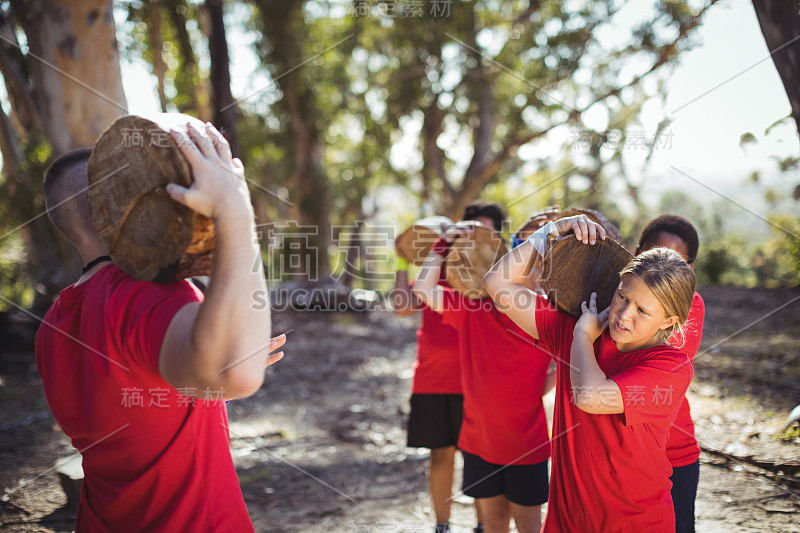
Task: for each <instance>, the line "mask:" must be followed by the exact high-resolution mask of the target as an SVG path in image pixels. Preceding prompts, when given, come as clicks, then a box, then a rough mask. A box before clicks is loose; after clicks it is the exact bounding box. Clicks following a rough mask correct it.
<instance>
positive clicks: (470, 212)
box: [461, 200, 506, 231]
mask: <svg viewBox="0 0 800 533" xmlns="http://www.w3.org/2000/svg"><path fill="white" fill-rule="evenodd" d="M461 218H462V219H463V220H477V221H478V222H481V223H482V224H483V225H485V226H486V225H488V226H489V227H490V228H494V230H495V231H501V230H502V229H503V222H505V220H506V211H505V209H503V207H502V206H501V205H500V204H493V203H491V202H484V201H482V200H478V201H475V202H472V203H471V204H469V205H468V206H467V207H466V208H465V209H464V216H463V217H461ZM482 219H483V220H482ZM488 221H491V225H489V224H487V222H488Z"/></svg>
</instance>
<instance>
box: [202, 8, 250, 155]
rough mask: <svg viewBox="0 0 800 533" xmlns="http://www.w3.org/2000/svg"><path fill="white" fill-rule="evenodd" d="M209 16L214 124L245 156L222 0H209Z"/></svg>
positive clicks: (235, 148)
mask: <svg viewBox="0 0 800 533" xmlns="http://www.w3.org/2000/svg"><path fill="white" fill-rule="evenodd" d="M205 8H206V12H207V13H208V18H209V30H210V31H209V35H208V51H209V54H210V56H211V108H212V110H213V113H214V118H213V121H214V124H215V125H216V126H217V128H220V129H221V131H222V132H224V135H225V138H226V139H227V140H228V143H229V144H230V145H231V152H232V153H233V154H234V155H235V156H238V157H241V155H242V154H241V153H240V152H239V141H238V139H237V137H236V122H237V120H238V116H239V108H238V107H237V106H236V102H235V101H234V99H233V94H231V72H230V59H229V57H228V41H227V39H226V38H225V24H224V23H223V11H222V0H206V3H205Z"/></svg>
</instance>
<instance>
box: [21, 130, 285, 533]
mask: <svg viewBox="0 0 800 533" xmlns="http://www.w3.org/2000/svg"><path fill="white" fill-rule="evenodd" d="M189 136H190V137H191V140H190V139H188V138H186V137H185V136H183V135H180V134H177V133H174V132H173V140H174V141H175V142H176V143H178V146H179V147H180V149H181V151H182V152H183V153H184V155H185V156H186V159H187V161H188V162H189V164H190V165H191V167H192V174H193V176H194V183H193V184H192V186H191V187H190V188H188V189H186V188H183V187H180V186H177V185H174V184H173V185H169V186H168V187H167V192H168V193H169V195H170V196H171V197H172V198H173V199H174V200H176V201H179V202H181V203H183V204H185V205H187V206H188V207H190V208H192V209H194V210H195V211H198V212H200V213H202V214H204V215H206V216H209V217H211V218H212V219H213V220H214V223H215V227H216V242H217V246H216V251H215V257H214V265H213V269H212V281H211V283H210V284H209V286H208V291H207V293H206V296H205V300H203V296H202V295H201V294H200V293H199V291H197V290H196V289H195V288H194V287H193V286H192V285H191V284H189V283H188V282H186V281H182V282H179V283H165V284H156V283H149V282H142V281H138V280H136V279H133V278H131V277H129V276H127V275H126V274H124V273H123V272H122V271H120V270H119V269H118V268H117V267H116V265H114V264H113V263H112V261H111V259H110V258H109V257H108V256H107V255H106V254H107V250H106V249H105V248H104V246H103V244H102V243H101V242H100V240H99V237H98V236H97V233H96V232H95V231H94V225H93V223H92V218H91V214H90V213H89V205H88V198H87V193H86V190H87V189H88V187H89V184H88V176H87V173H86V163H87V161H88V157H89V155H90V153H91V152H90V151H89V150H88V149H83V150H76V151H73V152H70V153H68V154H66V155H65V156H62V157H61V158H59V159H58V160H56V161H55V162H54V163H53V165H52V166H51V167H50V168H49V169H48V172H47V175H46V177H45V184H44V192H45V200H46V203H47V207H48V214H49V215H50V218H51V221H52V222H53V224H54V225H55V226H56V228H58V230H59V231H61V232H62V233H64V234H65V235H66V236H67V237H68V238H69V239H70V240H71V241H72V242H73V243H74V244H75V246H76V247H77V248H78V250H79V252H80V254H81V257H82V258H83V260H84V262H85V263H87V265H86V267H85V268H84V272H83V275H82V276H81V277H80V278H79V279H78V281H77V282H75V283H74V284H73V285H71V286H69V287H67V288H66V289H64V290H63V291H62V292H61V294H60V296H59V298H58V299H57V300H56V301H55V302H54V303H53V305H52V307H51V308H50V310H49V311H48V312H47V315H46V316H45V318H44V319H43V320H42V325H41V327H40V328H39V331H38V333H37V336H36V362H37V365H38V367H39V372H40V373H41V376H42V382H43V385H44V390H45V394H46V396H47V401H48V404H49V405H50V408H51V409H52V411H53V415H54V417H55V419H56V421H57V422H58V423H59V425H60V426H61V428H62V429H63V430H64V432H65V433H66V434H67V436H68V437H69V438H70V439H71V440H72V444H73V446H75V447H76V448H77V449H78V450H79V451H80V452H81V454H82V456H83V470H84V479H83V483H82V487H81V498H80V505H79V507H78V513H77V517H76V530H77V531H79V532H82V531H92V532H95V531H99V532H106V531H107V532H119V531H164V532H172V531H208V532H212V531H214V532H219V531H226V532H227V531H230V532H242V531H253V525H252V523H251V521H250V518H249V516H248V513H247V508H246V507H245V503H244V499H243V498H242V493H241V489H240V487H239V482H238V479H237V477H236V471H235V470H234V467H233V461H232V459H231V455H230V451H229V448H228V445H229V437H228V427H227V414H226V410H225V402H224V400H225V399H228V398H235V397H245V396H249V395H251V394H253V393H255V392H256V391H257V390H258V389H259V388H260V387H261V384H262V383H263V380H264V371H263V369H264V366H265V365H269V364H271V363H274V362H276V361H277V360H278V359H280V358H281V356H282V353H279V354H276V355H274V356H271V357H270V356H268V355H269V351H270V349H271V347H270V342H269V332H270V314H269V313H270V311H269V307H268V306H266V308H265V306H254V305H250V302H251V299H252V295H253V294H256V293H258V294H266V285H265V281H264V274H263V271H262V269H261V268H260V267H259V268H258V269H253V268H252V265H254V264H258V265H259V266H260V265H261V259H260V250H259V247H258V244H257V241H256V237H255V231H254V226H253V212H252V208H251V206H250V200H249V193H248V191H247V187H246V185H245V180H244V179H243V168H242V165H241V162H240V161H239V160H238V159H232V158H231V153H230V148H229V147H228V144H227V142H226V141H225V140H224V139H223V137H222V135H220V134H219V132H217V131H216V130H215V129H214V128H213V126H211V125H210V124H208V125H207V126H206V128H205V130H204V131H200V130H198V129H195V128H194V127H193V126H190V127H189ZM281 343H282V342H281V341H279V342H277V343H273V346H272V347H277V346H275V344H281Z"/></svg>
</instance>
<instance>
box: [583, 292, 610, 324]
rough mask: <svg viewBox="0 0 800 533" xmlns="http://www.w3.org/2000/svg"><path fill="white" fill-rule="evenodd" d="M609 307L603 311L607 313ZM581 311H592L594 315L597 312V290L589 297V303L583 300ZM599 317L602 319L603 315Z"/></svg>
mask: <svg viewBox="0 0 800 533" xmlns="http://www.w3.org/2000/svg"><path fill="white" fill-rule="evenodd" d="M608 309H609V308H606V310H605V311H603V312H604V313H607V311H608ZM581 311H582V312H583V313H592V314H594V315H596V314H597V293H596V292H593V293H592V295H591V296H590V297H589V303H588V304H587V303H586V301H585V300H584V301H583V302H581ZM598 318H601V319H602V317H601V316H600V315H598Z"/></svg>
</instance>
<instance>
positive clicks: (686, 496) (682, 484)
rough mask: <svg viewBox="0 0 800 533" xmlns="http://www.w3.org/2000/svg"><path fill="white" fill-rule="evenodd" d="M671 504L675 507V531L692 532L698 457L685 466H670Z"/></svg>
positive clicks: (698, 467) (678, 532)
mask: <svg viewBox="0 0 800 533" xmlns="http://www.w3.org/2000/svg"><path fill="white" fill-rule="evenodd" d="M669 480H670V481H672V490H671V491H670V492H672V505H673V506H674V507H675V531H676V532H677V533H694V501H695V499H697V484H698V482H699V480H700V459H698V460H697V461H695V462H693V463H692V464H690V465H686V466H676V467H673V468H672V477H670V478H669Z"/></svg>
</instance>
